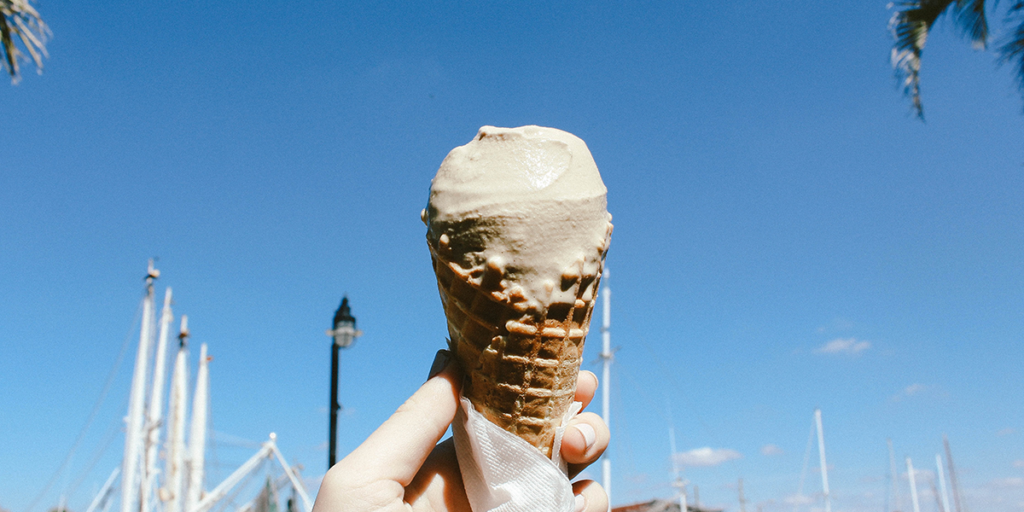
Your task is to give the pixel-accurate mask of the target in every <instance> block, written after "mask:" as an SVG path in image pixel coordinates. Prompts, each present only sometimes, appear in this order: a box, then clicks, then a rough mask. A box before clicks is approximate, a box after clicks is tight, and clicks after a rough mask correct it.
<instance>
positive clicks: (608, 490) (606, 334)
mask: <svg viewBox="0 0 1024 512" xmlns="http://www.w3.org/2000/svg"><path fill="white" fill-rule="evenodd" d="M602 277H603V278H604V279H603V280H604V294H603V295H604V300H603V307H604V317H603V318H602V322H601V342H602V350H601V360H602V361H603V362H604V365H603V368H602V370H601V384H603V389H602V393H601V406H602V412H603V416H604V423H605V425H607V426H608V428H609V429H611V428H612V422H611V417H610V414H609V407H608V402H609V400H608V392H609V390H610V389H611V387H612V379H611V365H612V349H611V342H612V334H611V316H610V315H611V300H612V291H611V290H609V289H608V269H607V268H606V269H604V275H603V276H602ZM601 475H602V485H603V486H604V492H605V494H606V495H607V496H608V509H609V510H611V507H612V461H611V460H609V459H608V452H605V454H604V455H603V456H602V457H601ZM681 512H685V511H681Z"/></svg>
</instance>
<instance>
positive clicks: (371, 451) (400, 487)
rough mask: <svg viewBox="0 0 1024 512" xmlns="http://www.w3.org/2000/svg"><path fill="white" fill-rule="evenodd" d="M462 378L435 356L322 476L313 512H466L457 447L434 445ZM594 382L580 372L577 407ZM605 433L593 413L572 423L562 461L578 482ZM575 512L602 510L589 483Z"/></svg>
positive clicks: (579, 492) (580, 487)
mask: <svg viewBox="0 0 1024 512" xmlns="http://www.w3.org/2000/svg"><path fill="white" fill-rule="evenodd" d="M461 383H462V374H461V373H460V372H459V370H458V367H457V365H456V364H455V362H454V358H452V357H451V354H450V353H449V352H448V351H446V350H442V351H439V352H438V353H437V356H435V358H434V364H433V366H432V367H431V370H430V378H428V379H427V382H426V383H425V384H423V386H421V387H420V389H419V390H418V391H416V393H414V394H413V395H412V397H410V398H409V399H408V400H407V401H406V402H405V403H404V404H402V406H401V407H399V408H398V410H397V411H395V413H394V414H392V415H391V417H390V418H388V420H387V421H385V422H384V424H382V425H381V426H380V427H379V428H378V429H377V430H376V431H374V432H373V434H371V435H370V437H368V438H367V439H366V441H363V444H361V445H359V447H358V448H356V449H355V450H354V451H352V453H350V454H349V455H348V456H347V457H345V458H344V459H342V460H341V462H338V463H337V464H335V465H334V467H333V468H331V469H330V471H328V472H327V474H326V475H325V476H324V480H323V483H322V484H321V485H320V492H319V493H318V495H317V497H316V503H315V504H314V505H313V512H390V511H395V512H397V511H405V512H408V511H418V512H419V511H422V512H471V511H470V507H469V501H468V500H467V498H466V490H465V489H464V488H463V486H462V475H461V473H460V472H459V462H458V460H457V459H456V457H455V444H454V442H453V441H452V439H451V438H449V439H447V440H445V441H444V442H442V443H440V444H438V441H439V440H440V439H441V436H443V435H444V433H445V431H446V430H447V429H448V425H450V424H451V422H452V420H453V419H454V418H455V411H456V410H457V409H458V407H459V387H460V385H461ZM595 391H597V376H595V375H594V374H593V373H591V372H588V371H581V372H580V375H579V379H578V382H577V385H576V401H578V402H582V403H583V407H584V408H586V407H587V404H589V403H590V401H591V399H593V398H594V392H595ZM608 438H609V432H608V427H607V426H605V424H604V422H603V421H602V420H601V417H600V416H598V415H596V414H594V413H590V412H584V413H580V414H579V415H577V416H576V417H575V418H573V419H572V420H571V421H570V422H569V427H568V428H567V429H566V430H565V434H564V437H563V438H562V450H561V452H562V458H563V459H565V460H566V462H568V463H569V477H570V478H572V477H575V476H576V475H577V474H579V472H580V471H582V470H583V469H584V468H586V467H587V466H588V465H590V464H591V463H593V462H594V461H596V460H597V459H598V457H600V456H601V454H602V453H604V450H605V448H607V447H608ZM572 491H573V493H574V494H575V495H576V511H577V512H582V511H586V512H605V511H607V510H608V497H607V496H606V495H605V492H604V490H603V489H602V488H601V486H600V485H598V484H597V483H596V482H594V481H592V480H583V481H580V482H576V483H574V484H573V486H572Z"/></svg>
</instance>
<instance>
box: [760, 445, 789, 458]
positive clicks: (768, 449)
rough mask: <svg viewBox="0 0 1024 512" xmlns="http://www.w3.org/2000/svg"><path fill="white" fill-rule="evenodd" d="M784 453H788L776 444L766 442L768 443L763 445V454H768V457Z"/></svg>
mask: <svg viewBox="0 0 1024 512" xmlns="http://www.w3.org/2000/svg"><path fill="white" fill-rule="evenodd" d="M783 453H786V452H784V451H783V450H782V448H779V447H778V446H775V445H774V444H766V445H764V446H762V447H761V455H764V456H767V457H771V456H772V455H782V454H783Z"/></svg>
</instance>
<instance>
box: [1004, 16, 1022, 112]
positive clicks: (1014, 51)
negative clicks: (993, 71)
mask: <svg viewBox="0 0 1024 512" xmlns="http://www.w3.org/2000/svg"><path fill="white" fill-rule="evenodd" d="M1013 21H1016V22H1017V27H1016V28H1015V29H1014V30H1013V33H1012V34H1011V35H1010V37H1009V38H1008V39H1007V41H1006V42H1005V43H1003V44H1002V45H1001V46H1000V47H999V63H1000V64H1006V63H1012V64H1013V66H1014V67H1015V68H1017V69H1016V71H1017V85H1018V88H1019V89H1020V90H1021V93H1022V94H1024V0H1017V1H1015V2H1014V3H1013V5H1012V6H1011V7H1010V10H1009V13H1008V15H1007V22H1008V23H1010V22H1013Z"/></svg>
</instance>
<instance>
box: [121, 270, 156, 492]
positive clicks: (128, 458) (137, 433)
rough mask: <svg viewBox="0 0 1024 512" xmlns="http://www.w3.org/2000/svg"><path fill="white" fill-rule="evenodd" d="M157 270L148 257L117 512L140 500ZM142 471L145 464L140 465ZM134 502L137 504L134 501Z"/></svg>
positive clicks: (126, 420)
mask: <svg viewBox="0 0 1024 512" xmlns="http://www.w3.org/2000/svg"><path fill="white" fill-rule="evenodd" d="M159 275H160V272H159V271H158V270H156V269H154V268H153V260H149V268H148V269H147V271H146V297H145V298H144V299H143V300H142V327H141V328H140V329H139V349H138V351H137V352H136V354H135V371H134V372H133V374H132V389H131V394H130V395H129V398H128V416H127V417H126V418H125V422H126V423H127V425H126V427H127V428H126V430H125V436H124V460H123V461H122V462H121V464H122V469H121V512H135V510H136V509H135V508H134V507H135V506H136V505H140V504H141V503H142V502H141V500H138V499H137V498H138V497H139V484H140V478H139V476H140V475H139V472H140V468H139V461H140V457H141V455H142V454H141V453H140V452H141V451H142V442H143V436H144V429H145V416H144V415H145V413H146V373H147V370H148V366H149V348H150V345H151V341H152V340H151V339H150V334H151V329H150V324H151V323H152V317H153V280H155V279H156V278H157V277H158V276H159ZM141 471H142V472H145V467H143V468H141ZM137 501H138V503H136V502H137Z"/></svg>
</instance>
